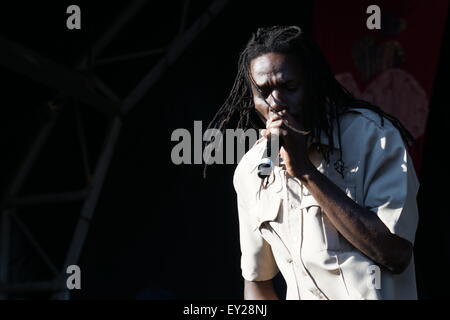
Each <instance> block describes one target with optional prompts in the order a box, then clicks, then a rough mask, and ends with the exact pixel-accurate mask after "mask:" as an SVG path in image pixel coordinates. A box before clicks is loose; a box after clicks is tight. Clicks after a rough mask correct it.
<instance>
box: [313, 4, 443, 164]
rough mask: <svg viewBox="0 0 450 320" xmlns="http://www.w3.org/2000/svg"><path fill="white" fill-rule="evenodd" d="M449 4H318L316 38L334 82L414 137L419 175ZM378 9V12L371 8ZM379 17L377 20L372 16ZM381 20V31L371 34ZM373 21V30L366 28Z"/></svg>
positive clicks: (413, 155) (315, 16) (315, 22)
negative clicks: (400, 124) (332, 73)
mask: <svg viewBox="0 0 450 320" xmlns="http://www.w3.org/2000/svg"><path fill="white" fill-rule="evenodd" d="M448 4H449V1H448V0H430V1H423V0H396V1H392V0H391V1H387V0H384V1H366V0H347V1H328V0H316V1H315V8H314V37H315V39H316V40H317V42H318V44H319V45H320V47H321V48H322V49H323V52H324V54H325V57H326V58H327V60H328V61H329V63H330V65H331V67H332V69H333V72H334V73H335V75H336V78H337V79H338V80H339V81H340V82H341V83H342V84H343V85H344V86H345V87H346V88H347V89H349V90H350V91H351V92H352V93H353V94H354V95H355V96H356V97H358V98H362V99H364V100H367V101H369V102H372V103H374V104H375V105H378V106H379V107H381V108H382V109H383V110H385V111H386V112H388V113H390V114H392V115H394V116H395V117H397V118H398V119H399V120H400V121H401V122H402V123H403V124H404V125H405V127H406V128H407V129H408V130H409V131H410V132H411V133H412V135H413V136H414V138H415V139H416V143H415V144H414V145H413V146H412V147H411V148H410V154H411V156H412V158H413V161H414V164H415V167H416V170H417V172H418V173H419V170H420V164H421V155H422V150H423V144H424V134H425V129H426V123H427V115H428V105H429V101H430V97H431V93H432V89H433V81H434V78H435V74H436V68H437V64H438V60H439V51H440V48H441V42H442V37H443V32H444V29H445V22H446V17H447V9H448ZM372 5H376V6H378V8H376V9H379V15H378V17H377V16H376V14H377V11H376V10H374V9H373V10H372V8H371V10H369V13H367V12H368V8H369V6H372ZM374 14H375V15H374ZM376 18H380V20H379V21H380V22H381V24H380V27H381V28H380V29H369V27H370V28H372V24H373V22H374V21H376V20H374V19H376ZM368 20H369V24H368Z"/></svg>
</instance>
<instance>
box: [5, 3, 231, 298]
mask: <svg viewBox="0 0 450 320" xmlns="http://www.w3.org/2000/svg"><path fill="white" fill-rule="evenodd" d="M148 2H149V1H146V0H135V1H133V2H132V3H131V5H130V6H129V7H128V8H127V10H125V12H124V13H123V14H121V15H120V16H119V17H117V19H116V21H115V23H113V27H112V28H111V29H109V30H107V31H106V32H105V33H104V34H103V35H102V36H101V37H100V38H99V40H98V41H97V42H96V43H95V44H94V45H93V47H92V48H91V50H90V52H89V53H87V54H86V55H85V56H84V57H83V58H81V59H80V61H79V62H78V64H77V65H76V68H77V69H86V68H87V67H88V65H89V63H93V64H94V66H95V65H106V64H110V63H114V62H119V61H124V60H128V59H136V58H143V57H146V56H149V55H154V54H160V53H164V56H163V57H162V58H161V59H160V60H159V62H158V63H157V64H156V65H155V66H154V67H153V68H151V69H150V70H149V71H148V73H147V75H146V76H145V77H143V78H142V80H141V81H140V82H139V83H138V84H137V85H136V87H135V88H134V89H133V90H131V92H130V93H129V94H128V95H127V97H126V98H125V99H123V100H121V99H120V98H119V97H118V96H117V95H116V94H115V93H114V91H113V90H111V89H110V88H109V87H108V86H107V85H106V84H105V83H104V82H103V81H102V80H101V79H100V78H98V76H97V75H92V76H91V77H89V78H87V77H86V76H84V75H83V74H82V73H80V72H78V71H75V70H71V69H69V68H67V67H65V66H61V65H58V64H56V63H55V62H53V61H51V60H49V59H46V58H44V57H41V56H39V54H37V53H36V52H33V51H32V50H30V49H27V48H25V47H23V46H21V45H19V44H17V43H14V42H13V41H11V40H8V39H6V38H4V37H1V36H0V45H1V47H2V50H0V64H1V65H3V66H4V67H7V68H9V69H12V70H13V71H15V72H18V73H20V74H23V75H25V76H27V77H29V78H31V79H33V80H35V81H37V82H39V83H41V84H44V85H46V86H48V87H51V88H55V89H58V90H59V91H60V92H61V93H62V94H63V95H64V97H65V98H66V97H70V98H69V102H72V101H75V103H76V104H77V103H78V101H79V102H81V103H83V104H86V105H89V106H92V107H94V108H96V109H98V110H99V111H101V112H102V113H103V114H104V115H105V116H106V117H107V118H108V121H109V126H108V129H107V132H106V135H105V139H104V142H103V147H102V150H101V152H100V155H99V157H98V160H97V163H96V166H95V169H94V171H93V172H91V168H90V166H89V161H88V159H89V157H88V154H87V147H86V138H85V136H84V130H83V124H82V121H81V117H80V115H79V109H78V108H79V107H80V106H79V105H78V104H77V105H76V111H77V113H76V121H77V128H78V135H79V143H80V147H81V153H82V158H81V160H82V162H83V167H84V170H85V175H86V182H87V186H86V188H83V189H82V190H76V191H72V192H62V193H52V194H38V195H32V196H21V195H20V194H19V191H20V189H21V187H22V185H23V183H24V181H25V179H26V178H27V176H28V174H29V172H30V170H31V168H32V166H33V163H34V162H35V161H36V159H37V157H38V156H39V153H40V151H41V150H42V147H43V145H44V144H45V142H46V140H47V138H48V137H49V135H50V134H51V131H52V128H53V127H54V125H55V123H56V121H57V118H58V113H59V112H58V111H59V109H60V108H62V107H63V105H56V106H55V105H54V104H53V103H49V104H48V109H49V112H50V114H51V117H50V119H49V120H48V121H47V122H46V123H45V124H44V125H43V126H42V128H41V129H40V131H39V134H38V135H37V136H36V138H35V140H34V142H33V144H32V145H31V147H30V149H29V151H28V153H27V155H26V157H25V159H24V161H23V163H22V164H21V165H20V166H19V169H18V171H17V174H16V176H15V177H14V179H13V180H12V182H11V184H10V186H9V187H8V188H7V191H6V193H5V196H4V199H3V205H2V212H1V219H2V229H1V238H0V240H1V243H0V299H2V298H3V299H7V298H8V297H9V295H10V294H11V293H27V292H44V291H45V292H51V293H52V298H53V299H70V291H69V290H68V289H67V287H66V277H67V274H66V269H67V266H69V265H73V264H77V262H78V260H79V257H80V255H81V252H82V249H83V245H84V243H85V239H86V236H87V233H88V231H89V224H90V221H91V219H92V217H93V214H94V212H95V208H96V204H97V202H98V198H99V195H100V192H101V190H102V186H103V183H104V180H105V177H106V174H107V171H108V168H109V165H110V162H111V159H112V156H113V154H114V147H115V144H116V142H117V139H118V137H119V134H120V129H121V126H122V116H123V115H125V114H127V113H128V112H129V111H130V110H131V109H132V108H133V107H135V106H136V104H137V103H139V101H140V100H141V99H142V98H143V97H144V96H145V94H146V93H147V92H148V90H149V89H150V88H151V87H152V86H153V85H154V84H155V83H156V82H157V81H158V80H159V78H160V77H161V76H162V75H163V73H164V72H165V71H166V70H167V68H168V67H169V66H170V65H172V64H173V63H174V62H175V60H176V59H177V58H178V57H179V56H180V55H181V54H182V52H183V51H184V49H185V48H186V47H187V46H188V44H189V43H191V42H192V41H193V40H194V39H195V37H196V36H197V35H198V34H199V33H200V32H201V31H202V30H203V29H204V28H205V27H206V26H207V25H208V24H209V22H210V21H211V20H212V19H214V17H215V16H216V15H217V14H218V13H219V12H220V11H221V10H222V9H223V7H224V6H225V4H226V3H227V2H228V1H227V0H215V1H214V2H212V4H211V5H210V6H209V8H208V9H207V10H206V12H205V13H203V14H202V15H201V16H200V18H199V19H198V20H197V21H196V22H194V23H193V24H192V25H191V26H190V27H189V28H188V29H186V17H187V13H188V10H189V4H190V1H189V0H185V1H184V2H183V5H182V8H181V10H182V12H181V17H180V25H179V34H178V35H177V36H176V38H175V39H174V40H173V41H172V42H171V43H170V44H169V45H168V46H167V47H166V48H155V49H152V50H147V51H143V52H138V53H128V54H126V55H122V56H118V57H110V58H103V59H97V57H98V56H99V55H100V54H101V53H102V52H103V51H104V49H105V48H106V47H107V45H108V44H109V43H110V42H111V41H113V40H114V38H115V36H116V35H117V34H118V33H119V32H120V30H121V29H122V28H123V27H124V26H125V25H126V24H127V23H128V22H129V21H130V20H131V19H132V18H133V17H134V16H135V15H136V14H137V13H138V12H139V11H140V10H141V9H142V8H143V7H144V6H145V5H146V4H148ZM88 80H90V81H88ZM94 86H95V87H94ZM95 89H97V90H99V91H100V92H102V94H103V95H100V94H98V93H97V92H96V90H95ZM65 98H63V100H64V99H65ZM78 201H83V205H82V209H81V213H80V216H79V219H78V222H77V225H76V228H75V231H74V234H73V237H72V240H71V242H70V246H69V250H68V251H67V255H66V259H65V262H64V265H63V266H62V268H58V267H57V266H55V264H54V263H53V261H52V260H51V258H50V257H49V256H48V255H47V253H46V252H45V250H44V248H43V247H42V246H41V245H40V244H39V243H38V241H36V239H35V238H34V236H33V234H32V232H31V231H30V230H29V228H28V227H27V226H26V225H25V224H24V223H23V221H22V220H21V219H20V217H19V216H18V215H17V214H16V209H17V208H19V207H23V206H34V205H43V204H47V203H68V202H78ZM13 223H15V224H16V225H17V227H18V228H19V229H20V230H21V231H22V233H23V234H24V236H25V237H26V238H27V239H28V240H29V242H30V243H31V244H32V246H33V247H34V248H35V250H36V252H37V253H38V254H39V256H40V257H41V258H42V259H43V261H44V262H45V263H46V265H47V266H48V267H49V268H50V270H51V271H52V273H53V275H54V279H51V280H49V281H44V282H42V281H38V282H31V283H11V282H10V281H9V271H10V268H11V267H12V266H11V261H10V250H11V234H12V226H13Z"/></svg>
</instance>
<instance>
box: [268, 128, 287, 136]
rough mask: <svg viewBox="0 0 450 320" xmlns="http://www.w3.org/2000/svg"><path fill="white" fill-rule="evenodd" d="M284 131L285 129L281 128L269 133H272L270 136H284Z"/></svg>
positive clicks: (272, 129) (271, 129) (270, 130)
mask: <svg viewBox="0 0 450 320" xmlns="http://www.w3.org/2000/svg"><path fill="white" fill-rule="evenodd" d="M282 130H283V129H280V128H270V129H269V132H270V135H275V136H281V135H282ZM284 131H286V130H284ZM286 133H287V132H286Z"/></svg>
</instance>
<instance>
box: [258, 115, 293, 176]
mask: <svg viewBox="0 0 450 320" xmlns="http://www.w3.org/2000/svg"><path fill="white" fill-rule="evenodd" d="M281 112H285V110H283V111H280V114H281ZM269 114H270V117H269V119H268V120H267V122H266V129H263V130H262V131H261V134H262V136H264V137H265V138H266V139H267V142H266V143H267V144H266V148H265V150H264V155H263V158H262V159H261V162H260V163H259V165H258V176H259V177H260V178H261V179H264V178H267V177H268V176H270V173H271V172H272V169H273V167H274V165H275V164H278V153H279V151H280V148H281V146H282V139H280V137H281V136H282V135H286V134H287V130H285V129H282V128H281V126H282V125H283V120H282V119H281V117H280V115H279V114H278V113H274V112H270V113H269Z"/></svg>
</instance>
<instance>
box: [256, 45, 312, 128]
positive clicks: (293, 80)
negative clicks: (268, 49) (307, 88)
mask: <svg viewBox="0 0 450 320" xmlns="http://www.w3.org/2000/svg"><path fill="white" fill-rule="evenodd" d="M250 76H251V77H252V79H253V81H254V85H253V86H252V92H253V102H254V104H255V108H256V110H257V111H258V112H259V113H260V114H261V115H262V116H263V117H264V118H265V119H266V120H267V119H268V118H269V112H270V109H273V110H274V111H280V110H283V109H287V111H288V112H289V113H290V114H292V115H294V116H298V115H299V114H300V110H301V107H302V103H303V101H304V85H303V81H302V79H301V67H300V64H299V63H298V61H297V60H296V59H295V57H293V56H290V55H286V54H282V53H266V54H264V55H262V56H260V57H257V58H255V59H253V60H252V61H251V63H250ZM255 85H256V86H257V87H255ZM258 89H259V90H258ZM269 106H270V108H269ZM299 120H301V119H299Z"/></svg>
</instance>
